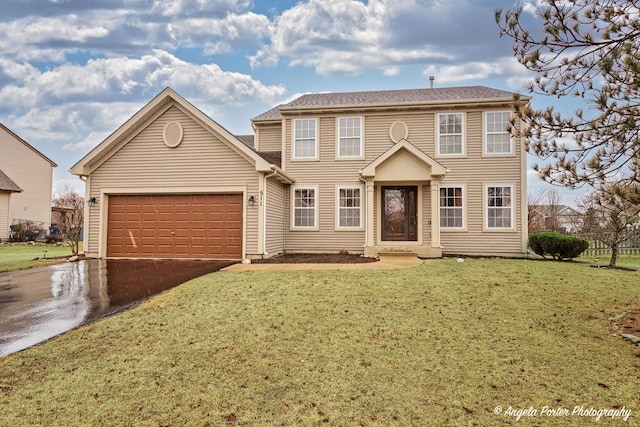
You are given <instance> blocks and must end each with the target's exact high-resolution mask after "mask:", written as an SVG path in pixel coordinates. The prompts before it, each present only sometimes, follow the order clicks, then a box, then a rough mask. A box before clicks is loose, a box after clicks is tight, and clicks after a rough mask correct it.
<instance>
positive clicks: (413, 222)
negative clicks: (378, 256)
mask: <svg viewBox="0 0 640 427" xmlns="http://www.w3.org/2000/svg"><path fill="white" fill-rule="evenodd" d="M417 200H418V187H416V186H393V187H382V240H387V241H388V240H395V241H416V240H418V227H417V223H418V221H417V210H418V209H417V205H418V204H417Z"/></svg>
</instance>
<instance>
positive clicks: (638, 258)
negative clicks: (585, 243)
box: [576, 255, 640, 270]
mask: <svg viewBox="0 0 640 427" xmlns="http://www.w3.org/2000/svg"><path fill="white" fill-rule="evenodd" d="M595 259H598V260H599V261H598V263H597V264H599V265H601V266H607V265H609V261H610V260H611V257H610V256H606V255H602V256H594V255H591V256H581V257H580V258H576V261H580V262H586V263H589V264H592V265H597V264H596V262H595ZM616 266H618V267H626V268H634V269H636V270H640V255H618V258H617V259H616Z"/></svg>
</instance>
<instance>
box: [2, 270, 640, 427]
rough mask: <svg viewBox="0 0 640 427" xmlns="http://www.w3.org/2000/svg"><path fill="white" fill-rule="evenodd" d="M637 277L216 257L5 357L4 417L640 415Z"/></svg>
mask: <svg viewBox="0 0 640 427" xmlns="http://www.w3.org/2000/svg"><path fill="white" fill-rule="evenodd" d="M639 279H640V273H637V272H628V271H610V270H605V269H593V268H590V267H589V266H588V265H585V264H581V263H557V262H537V261H526V260H483V259H467V260H465V262H463V263H459V262H456V260H455V259H445V260H434V261H428V262H426V263H425V264H423V265H422V266H419V267H416V268H409V269H402V270H372V271H362V270H361V271H315V272H314V271H292V272H219V273H214V274H211V275H207V276H204V277H202V278H199V279H195V280H192V281H190V282H187V283H186V284H184V285H181V286H179V287H177V288H175V289H173V290H171V291H168V292H165V293H163V294H161V295H159V296H157V297H155V298H152V299H151V300H149V301H147V302H145V303H143V304H142V305H140V306H139V307H137V308H135V309H132V310H130V311H128V312H125V313H122V314H120V315H118V316H114V317H111V318H107V319H104V320H102V321H99V322H97V323H94V324H92V325H88V326H85V327H82V328H79V329H77V330H75V331H72V332H69V333H67V334H65V335H63V336H60V337H57V338H54V339H53V340H51V341H49V342H47V343H45V344H42V345H40V346H37V347H34V348H32V349H29V350H26V351H24V352H22V353H19V354H15V355H12V356H8V357H6V358H4V359H0V425H11V426H30V425H48V426H76V425H101V426H133V425H136V426H138V425H140V426H154V427H155V426H159V425H163V426H164V425H171V426H174V425H176V426H177V425H181V426H183V425H184V426H208V425H211V426H218V425H245V426H246V425H249V426H263V425H264V426H267V425H303V426H306V425H308V426H315V425H367V426H373V425H376V426H378V425H379V426H389V425H405V426H407V425H418V426H423V425H465V426H466V425H482V426H490V425H507V424H511V423H513V422H514V418H512V417H509V416H504V415H502V416H496V415H494V413H493V411H494V408H495V407H496V406H498V405H500V406H502V407H503V408H504V409H505V410H506V409H507V408H508V407H509V406H511V407H512V408H514V409H518V408H520V409H526V408H529V407H533V408H536V409H537V410H539V411H540V410H541V409H542V408H543V407H544V406H549V407H551V408H567V409H569V410H573V408H574V407H575V406H577V405H583V406H584V407H586V408H589V407H594V408H599V409H600V408H616V407H622V406H624V407H625V408H626V409H631V410H632V411H633V413H632V416H631V418H629V421H628V423H627V424H626V425H638V423H640V393H638V384H639V381H640V375H639V372H640V349H639V348H637V347H635V346H633V345H632V344H630V343H628V342H626V341H624V340H622V339H621V338H620V337H618V336H615V335H614V334H613V333H612V330H611V327H610V321H609V318H610V317H611V316H613V315H616V314H618V313H620V312H623V311H625V310H627V309H630V308H640V280H639ZM521 422H523V423H524V425H545V426H547V425H585V424H591V423H595V420H594V419H592V418H579V417H568V418H567V417H545V418H535V419H533V418H528V419H527V418H523V419H521ZM613 422H615V423H616V424H621V423H622V421H621V419H619V418H618V419H616V420H615V421H612V420H611V419H606V420H605V419H603V420H601V423H603V425H604V424H606V425H612V423H613Z"/></svg>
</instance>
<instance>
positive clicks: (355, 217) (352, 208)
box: [336, 185, 363, 230]
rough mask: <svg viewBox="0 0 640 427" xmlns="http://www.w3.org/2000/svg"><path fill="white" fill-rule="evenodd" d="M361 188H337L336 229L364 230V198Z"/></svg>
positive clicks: (352, 186)
mask: <svg viewBox="0 0 640 427" xmlns="http://www.w3.org/2000/svg"><path fill="white" fill-rule="evenodd" d="M362 194H363V190H362V187H361V186H357V185H355V186H354V185H351V186H347V185H345V186H337V187H336V229H337V230H361V229H362V203H363V198H362Z"/></svg>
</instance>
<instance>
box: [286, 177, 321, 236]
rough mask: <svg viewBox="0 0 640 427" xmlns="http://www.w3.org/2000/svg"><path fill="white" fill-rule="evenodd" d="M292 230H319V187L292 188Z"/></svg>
mask: <svg viewBox="0 0 640 427" xmlns="http://www.w3.org/2000/svg"><path fill="white" fill-rule="evenodd" d="M291 229H292V230H317V229H318V187H314V186H298V187H292V188H291Z"/></svg>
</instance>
